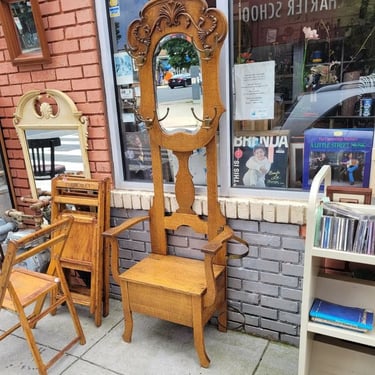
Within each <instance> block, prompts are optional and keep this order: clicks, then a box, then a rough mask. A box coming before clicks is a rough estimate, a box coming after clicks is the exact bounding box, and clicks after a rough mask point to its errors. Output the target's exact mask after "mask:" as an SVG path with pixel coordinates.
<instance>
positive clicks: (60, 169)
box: [34, 164, 66, 180]
mask: <svg viewBox="0 0 375 375" xmlns="http://www.w3.org/2000/svg"><path fill="white" fill-rule="evenodd" d="M65 171H66V168H65V165H62V164H55V168H54V175H53V176H52V167H51V165H46V166H45V170H44V171H38V170H34V177H35V178H36V179H37V180H44V179H47V180H49V179H51V178H52V177H54V176H56V175H60V174H64V173H65ZM51 176H52V177H51Z"/></svg>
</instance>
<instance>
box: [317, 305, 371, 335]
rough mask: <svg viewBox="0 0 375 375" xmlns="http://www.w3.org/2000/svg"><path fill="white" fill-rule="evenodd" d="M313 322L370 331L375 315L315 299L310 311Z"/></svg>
mask: <svg viewBox="0 0 375 375" xmlns="http://www.w3.org/2000/svg"><path fill="white" fill-rule="evenodd" d="M310 317H311V320H315V321H318V322H321V323H326V324H331V325H334V326H338V327H343V328H348V329H355V330H359V331H370V330H372V328H373V321H374V314H373V312H372V311H369V310H367V309H364V308H360V307H351V306H343V305H338V304H335V303H332V302H328V301H324V300H321V299H319V298H315V300H314V302H313V305H312V307H311V310H310Z"/></svg>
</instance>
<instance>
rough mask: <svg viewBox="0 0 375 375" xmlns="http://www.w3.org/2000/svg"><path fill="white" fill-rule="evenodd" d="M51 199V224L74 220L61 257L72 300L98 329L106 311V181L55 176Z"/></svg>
mask: <svg viewBox="0 0 375 375" xmlns="http://www.w3.org/2000/svg"><path fill="white" fill-rule="evenodd" d="M51 196H52V199H51V222H55V221H56V220H60V219H61V218H64V217H66V216H73V218H74V221H73V224H72V229H71V230H70V234H69V237H68V239H67V241H66V244H65V247H64V251H63V254H62V256H61V264H62V267H63V268H64V270H65V272H66V275H67V280H68V284H69V287H70V290H71V294H72V297H73V301H74V302H75V303H77V304H80V305H83V306H88V307H89V309H90V313H91V314H93V315H94V319H95V324H96V325H97V326H100V325H101V323H102V316H107V315H108V312H109V255H108V254H104V251H103V250H104V245H103V242H104V241H103V237H102V233H103V232H104V231H105V230H106V229H108V228H109V221H110V217H109V216H110V198H109V196H110V180H109V178H105V179H102V180H96V179H89V178H82V177H76V176H65V175H62V176H56V177H55V178H54V179H53V180H52V190H51ZM52 267H53V263H52V262H51V265H50V269H51V268H52ZM50 272H52V270H50ZM72 274H73V275H74V274H76V275H79V274H81V275H85V276H87V277H85V278H84V279H83V278H81V277H80V278H74V277H71V275H72Z"/></svg>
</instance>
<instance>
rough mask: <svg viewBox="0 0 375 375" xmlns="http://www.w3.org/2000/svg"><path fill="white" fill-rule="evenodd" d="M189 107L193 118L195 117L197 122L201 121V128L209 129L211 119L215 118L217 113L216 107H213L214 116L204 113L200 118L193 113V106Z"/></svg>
mask: <svg viewBox="0 0 375 375" xmlns="http://www.w3.org/2000/svg"><path fill="white" fill-rule="evenodd" d="M190 109H191V112H192V113H193V116H194V118H195V119H196V120H198V121H199V122H201V123H202V128H203V129H211V124H212V121H214V120H215V118H216V115H217V108H216V107H214V110H215V115H214V117H212V118H211V117H209V116H208V115H206V116H205V117H204V118H203V119H200V118H199V117H198V116H197V115H196V114H195V112H194V108H193V107H191V108H190Z"/></svg>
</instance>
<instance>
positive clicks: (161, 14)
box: [127, 0, 226, 66]
mask: <svg viewBox="0 0 375 375" xmlns="http://www.w3.org/2000/svg"><path fill="white" fill-rule="evenodd" d="M223 17H224V16H223V14H222V13H221V12H220V11H219V10H217V9H215V8H208V7H207V3H206V2H205V1H204V0H196V1H173V0H164V1H163V0H151V1H150V2H149V3H147V4H146V5H145V7H144V8H143V10H142V11H141V13H140V18H139V19H136V20H134V21H133V22H132V23H131V25H130V26H129V29H128V45H127V49H128V52H129V53H130V54H131V56H132V57H133V58H134V59H135V61H136V63H137V65H138V66H143V65H144V64H145V62H146V59H147V56H148V53H149V49H150V46H151V45H152V44H153V42H152V39H153V37H155V38H156V40H160V39H161V38H162V37H163V36H165V35H167V34H170V33H184V34H186V35H188V36H189V37H190V38H191V42H192V43H193V45H194V47H195V48H196V49H197V50H198V51H199V52H200V53H201V54H202V59H204V60H209V59H211V58H212V55H213V53H214V51H215V50H216V48H217V45H218V44H221V43H222V42H223V40H224V39H225V36H226V27H222V26H221V25H226V22H220V19H221V18H223Z"/></svg>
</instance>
